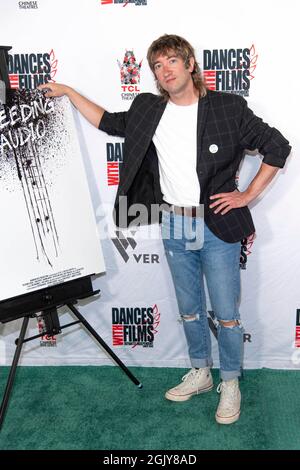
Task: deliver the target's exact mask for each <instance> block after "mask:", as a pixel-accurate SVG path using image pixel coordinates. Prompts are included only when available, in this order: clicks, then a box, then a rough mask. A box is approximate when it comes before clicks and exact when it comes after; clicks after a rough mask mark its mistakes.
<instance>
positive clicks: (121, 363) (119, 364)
mask: <svg viewBox="0 0 300 470" xmlns="http://www.w3.org/2000/svg"><path fill="white" fill-rule="evenodd" d="M67 306H68V307H69V309H70V310H71V311H72V312H73V313H74V315H75V316H76V317H77V318H78V320H80V322H81V323H82V324H83V325H84V326H85V327H86V329H87V330H88V331H89V332H90V333H91V335H92V336H93V337H94V338H95V339H96V340H97V341H98V343H100V344H101V346H102V347H103V348H104V349H105V351H106V352H107V353H108V354H109V355H110V356H111V357H112V358H113V360H114V361H115V362H116V363H117V364H118V366H120V367H121V369H123V371H124V372H125V374H126V375H127V376H128V377H129V378H130V380H132V382H133V383H134V384H135V385H137V386H138V387H139V388H142V386H143V385H142V384H141V383H140V382H139V381H138V380H137V378H136V377H135V376H134V375H133V374H132V373H131V372H130V370H129V369H127V367H126V366H125V364H123V362H122V361H121V360H120V359H119V358H118V356H116V354H115V353H114V352H113V351H112V350H111V349H110V347H109V346H108V345H107V344H106V343H105V342H104V341H103V339H102V338H101V336H99V335H98V333H97V332H96V331H95V330H94V329H93V328H92V327H91V325H90V324H89V323H88V322H87V321H86V320H85V318H84V317H83V316H82V315H81V313H79V312H78V310H77V308H75V307H74V305H72V304H67Z"/></svg>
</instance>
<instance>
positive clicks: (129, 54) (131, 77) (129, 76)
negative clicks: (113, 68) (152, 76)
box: [118, 50, 143, 100]
mask: <svg viewBox="0 0 300 470" xmlns="http://www.w3.org/2000/svg"><path fill="white" fill-rule="evenodd" d="M142 62H143V61H142V60H141V61H140V62H139V63H138V62H137V60H136V58H135V55H134V52H133V51H132V50H126V52H125V55H124V59H123V62H120V61H119V60H118V65H119V69H120V79H121V89H122V94H121V97H122V99H123V100H133V99H134V98H135V97H136V96H137V95H138V94H139V93H140V87H139V84H140V80H141V67H142Z"/></svg>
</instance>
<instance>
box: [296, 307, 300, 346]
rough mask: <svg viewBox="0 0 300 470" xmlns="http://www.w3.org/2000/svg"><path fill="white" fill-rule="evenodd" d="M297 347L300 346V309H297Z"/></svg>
mask: <svg viewBox="0 0 300 470" xmlns="http://www.w3.org/2000/svg"><path fill="white" fill-rule="evenodd" d="M295 347H296V348H300V309H299V308H298V309H297V314H296V336H295Z"/></svg>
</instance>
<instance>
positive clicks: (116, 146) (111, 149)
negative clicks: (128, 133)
mask: <svg viewBox="0 0 300 470" xmlns="http://www.w3.org/2000/svg"><path fill="white" fill-rule="evenodd" d="M123 150H124V143H121V142H114V143H113V142H107V144H106V161H107V185H108V186H118V184H119V181H120V166H121V165H122V163H123Z"/></svg>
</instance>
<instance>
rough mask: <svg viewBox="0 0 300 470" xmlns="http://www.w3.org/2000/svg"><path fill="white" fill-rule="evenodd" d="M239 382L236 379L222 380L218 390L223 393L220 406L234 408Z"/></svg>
mask: <svg viewBox="0 0 300 470" xmlns="http://www.w3.org/2000/svg"><path fill="white" fill-rule="evenodd" d="M238 389H239V388H238V383H237V382H236V381H232V380H230V381H222V382H220V383H219V385H218V387H217V392H218V393H221V397H220V406H222V407H224V408H226V409H230V410H231V409H234V407H235V401H236V399H237V392H238Z"/></svg>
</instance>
